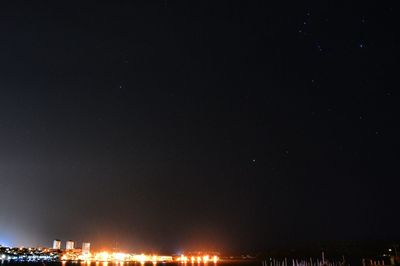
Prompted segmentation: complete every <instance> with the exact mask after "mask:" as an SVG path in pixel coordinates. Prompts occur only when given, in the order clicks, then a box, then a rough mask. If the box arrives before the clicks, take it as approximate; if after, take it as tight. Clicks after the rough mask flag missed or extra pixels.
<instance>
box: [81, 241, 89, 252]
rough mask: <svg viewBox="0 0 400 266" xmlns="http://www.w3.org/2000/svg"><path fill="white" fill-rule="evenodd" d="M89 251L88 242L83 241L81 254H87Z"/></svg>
mask: <svg viewBox="0 0 400 266" xmlns="http://www.w3.org/2000/svg"><path fill="white" fill-rule="evenodd" d="M89 253H90V243H89V242H83V243H82V254H89Z"/></svg>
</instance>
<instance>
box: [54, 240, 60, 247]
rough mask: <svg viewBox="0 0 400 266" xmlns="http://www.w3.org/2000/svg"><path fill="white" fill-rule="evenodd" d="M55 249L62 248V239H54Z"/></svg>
mask: <svg viewBox="0 0 400 266" xmlns="http://www.w3.org/2000/svg"><path fill="white" fill-rule="evenodd" d="M53 249H61V240H59V239H55V240H54V241H53Z"/></svg>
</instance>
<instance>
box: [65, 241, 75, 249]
mask: <svg viewBox="0 0 400 266" xmlns="http://www.w3.org/2000/svg"><path fill="white" fill-rule="evenodd" d="M65 249H66V250H69V249H74V241H72V240H68V241H67V242H66V243H65Z"/></svg>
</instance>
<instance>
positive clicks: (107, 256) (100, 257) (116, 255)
mask: <svg viewBox="0 0 400 266" xmlns="http://www.w3.org/2000/svg"><path fill="white" fill-rule="evenodd" d="M61 260H62V261H75V260H80V261H87V262H91V261H98V262H140V263H141V264H144V263H146V262H153V264H156V263H157V262H172V261H177V262H180V263H183V264H186V263H188V262H189V261H190V262H191V263H192V264H194V263H197V264H200V263H204V264H207V263H208V262H213V263H217V262H218V260H219V257H218V256H216V255H214V256H212V257H210V256H209V255H203V256H191V257H190V259H189V257H187V256H185V255H183V254H182V255H181V256H179V257H175V258H174V257H172V256H160V255H145V254H140V255H138V254H129V253H122V252H113V253H110V252H107V251H102V252H97V253H93V254H92V253H88V254H79V255H77V254H75V253H65V254H64V255H63V256H62V257H61Z"/></svg>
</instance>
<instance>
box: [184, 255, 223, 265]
mask: <svg viewBox="0 0 400 266" xmlns="http://www.w3.org/2000/svg"><path fill="white" fill-rule="evenodd" d="M176 260H177V261H179V262H180V263H187V262H188V261H190V262H191V263H192V264H193V263H208V262H210V261H212V262H214V263H217V262H218V260H219V258H218V256H216V255H214V256H213V257H212V258H210V256H209V255H204V256H202V257H201V256H197V257H195V256H191V257H190V260H189V258H188V257H187V256H185V255H183V254H182V255H181V256H180V257H178V258H177V259H176Z"/></svg>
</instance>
